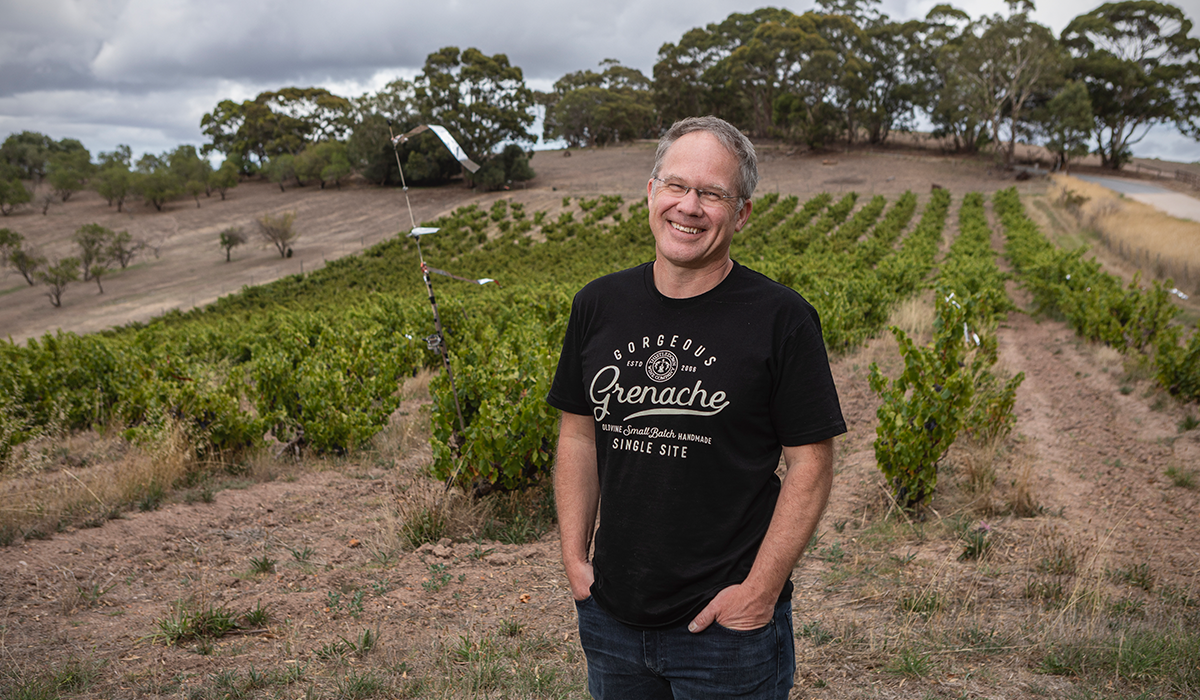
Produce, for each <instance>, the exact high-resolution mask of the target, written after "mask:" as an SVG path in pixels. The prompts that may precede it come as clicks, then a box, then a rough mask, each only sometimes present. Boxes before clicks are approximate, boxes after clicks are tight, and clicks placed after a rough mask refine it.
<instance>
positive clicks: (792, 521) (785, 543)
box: [560, 438, 833, 632]
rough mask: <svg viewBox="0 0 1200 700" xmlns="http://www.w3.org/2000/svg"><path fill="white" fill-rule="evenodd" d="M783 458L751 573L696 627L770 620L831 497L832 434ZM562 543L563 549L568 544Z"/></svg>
mask: <svg viewBox="0 0 1200 700" xmlns="http://www.w3.org/2000/svg"><path fill="white" fill-rule="evenodd" d="M560 445H561V442H560ZM560 450H561V447H560ZM783 458H784V462H785V463H786V464H787V474H786V475H785V476H784V479H783V488H782V490H781V491H780V492H779V500H778V501H777V502H776V503H775V513H774V515H772V516H771V525H770V526H769V527H768V528H767V535H766V537H764V538H763V541H762V545H761V546H760V547H759V548H758V555H757V556H756V557H755V559H754V566H752V567H751V568H750V575H748V576H747V577H746V580H745V581H743V582H742V583H740V584H737V585H733V586H729V587H728V588H725V589H724V590H722V591H721V592H720V593H718V594H717V597H716V598H713V600H712V602H710V603H709V604H708V605H707V606H705V608H704V609H703V610H701V611H700V613H699V614H698V615H696V617H695V619H693V620H692V622H691V624H689V625H688V629H689V630H691V631H692V632H699V631H701V630H703V629H704V628H706V627H708V626H709V625H710V624H712V623H713V622H718V623H720V624H721V625H722V626H723V627H728V628H730V629H736V630H752V629H757V628H759V627H762V626H763V625H765V624H767V623H768V622H770V620H771V615H772V614H773V612H774V609H775V602H776V601H777V600H778V599H779V592H780V591H782V590H783V586H784V583H786V582H787V579H788V577H789V576H791V575H792V568H793V567H795V565H796V561H797V560H799V559H800V555H801V554H802V553H803V552H804V548H805V547H806V546H807V545H808V541H809V540H810V539H811V538H812V535H813V532H814V531H815V530H816V529H817V522H818V521H819V520H820V519H821V513H822V512H823V511H824V510H825V504H826V503H827V502H828V501H829V490H830V488H831V487H832V486H833V439H832V438H830V439H828V440H825V441H823V442H818V443H814V444H812V445H799V446H796V447H784V448H783ZM560 507H561V506H560ZM563 547H564V552H565V551H566V549H565V548H566V545H565V544H564V545H563Z"/></svg>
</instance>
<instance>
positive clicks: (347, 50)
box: [0, 0, 1200, 161]
mask: <svg viewBox="0 0 1200 700" xmlns="http://www.w3.org/2000/svg"><path fill="white" fill-rule="evenodd" d="M940 1H943V2H944V1H945V0H940ZM938 2H939V0H883V2H882V4H881V9H882V10H883V11H884V12H885V13H887V14H888V15H890V16H891V17H893V18H897V19H910V18H916V17H923V16H925V14H926V13H927V12H928V11H929V9H930V8H931V7H933V6H934V5H935V4H938ZM952 4H954V5H956V6H959V7H963V8H965V9H967V10H968V11H969V12H970V13H971V14H972V16H979V15H981V14H990V13H994V12H1002V11H1004V9H1005V4H1004V2H1003V0H970V2H963V1H962V0H959V1H958V2H953V3H952ZM1038 4H1039V5H1040V6H1039V7H1038V9H1037V10H1035V12H1034V17H1035V19H1037V20H1038V21H1040V22H1042V23H1043V24H1046V25H1048V26H1049V27H1051V28H1052V29H1053V30H1054V31H1055V32H1056V33H1057V32H1060V31H1061V30H1062V29H1063V27H1065V26H1066V25H1067V23H1068V22H1070V20H1071V19H1072V18H1073V17H1075V16H1076V15H1078V14H1081V13H1083V12H1086V11H1088V10H1090V9H1092V8H1093V7H1095V6H1096V5H1097V4H1099V3H1098V1H1097V0H1056V1H1055V2H1050V1H1049V0H1040V2H1039V3H1038ZM1176 4H1178V5H1179V6H1180V7H1182V8H1183V9H1184V11H1185V13H1186V14H1187V15H1188V17H1189V18H1190V19H1192V20H1193V21H1196V20H1197V19H1198V18H1200V0H1176ZM766 5H773V6H776V7H786V8H788V9H790V10H792V11H793V12H797V13H800V12H803V11H805V10H807V9H810V8H811V7H812V6H813V2H812V0H786V1H783V2H774V3H771V2H765V1H764V2H743V1H742V0H725V1H724V2H718V1H717V0H689V1H687V2H683V3H671V2H667V3H664V2H646V0H589V1H587V2H580V1H574V2H562V1H561V0H509V1H508V2H503V1H497V0H490V1H489V0H433V1H430V0H424V1H421V2H418V1H417V0H342V1H341V2H337V3H332V2H318V1H316V0H288V1H286V2H284V1H282V0H0V138H2V137H4V136H6V135H7V134H9V133H12V132H16V131H22V130H25V129H29V130H33V131H40V132H43V133H46V134H49V135H50V136H52V137H53V138H56V139H59V138H64V137H72V138H77V139H79V140H81V141H83V143H84V145H85V146H87V147H88V148H89V149H90V150H91V151H92V153H93V154H95V153H96V152H98V151H107V150H112V149H113V148H114V147H115V146H116V145H117V144H121V143H124V144H129V145H131V146H132V147H133V151H134V153H135V155H136V154H140V153H144V152H153V153H160V152H162V151H166V150H168V149H171V148H174V147H175V146H177V145H179V144H181V143H191V144H194V145H197V146H199V145H201V144H202V143H204V139H203V137H202V136H201V134H200V127H199V124H200V118H201V116H203V114H204V113H205V112H209V111H211V110H212V108H213V107H214V106H215V105H216V104H217V102H219V101H220V100H222V99H227V98H231V99H235V100H239V101H240V100H245V99H250V98H253V97H254V96H255V95H257V94H258V93H259V92H261V91H263V90H274V89H278V88H280V87H284V86H289V85H296V86H305V87H306V86H321V87H325V88H328V89H330V90H331V91H333V92H335V93H337V94H340V95H344V96H348V97H351V96H357V95H361V94H363V93H365V92H368V91H373V90H375V89H378V88H379V87H381V86H382V85H384V84H385V83H386V82H388V81H389V80H391V79H393V78H395V77H397V76H403V77H409V78H411V77H413V76H414V75H415V74H416V73H417V72H418V71H419V70H420V68H421V66H422V65H423V64H424V61H425V56H426V55H427V54H429V53H431V52H433V51H435V50H437V49H438V48H441V47H443V46H458V47H460V48H467V47H470V46H474V47H478V48H479V49H480V50H482V51H484V52H485V53H487V54H493V53H505V54H507V55H508V57H509V60H510V61H511V62H512V63H513V64H514V65H517V66H520V67H521V68H522V69H523V70H524V72H525V77H526V81H527V83H528V84H529V85H530V86H531V87H534V88H537V89H542V90H546V89H548V88H549V87H550V85H551V84H552V83H553V82H554V81H555V80H557V79H558V78H560V77H562V76H563V75H564V74H566V73H568V72H571V71H576V70H583V69H587V68H594V67H596V65H597V64H598V63H599V62H600V61H601V60H602V59H605V58H615V59H617V60H619V61H621V62H622V63H623V64H625V65H628V66H633V67H635V68H638V69H640V70H641V71H642V72H644V73H645V74H646V75H650V74H651V69H652V67H653V65H654V63H655V60H656V57H657V54H658V49H659V47H660V46H662V44H664V43H666V42H676V41H678V40H679V38H680V37H681V36H682V35H683V33H684V32H685V31H687V30H688V29H690V28H692V27H697V26H703V25H705V24H708V23H709V22H716V21H720V20H722V19H724V18H725V17H727V16H728V15H729V14H730V13H732V12H748V11H750V10H753V9H755V8H757V7H763V6H766ZM1198 32H1200V30H1197V31H1193V36H1197V35H1200V34H1198ZM1134 152H1135V153H1136V154H1137V155H1141V156H1147V157H1153V156H1160V157H1170V158H1172V159H1175V160H1187V161H1195V160H1200V144H1198V143H1196V142H1195V141H1192V140H1191V139H1187V138H1184V137H1182V136H1180V135H1179V134H1177V133H1175V132H1174V130H1173V129H1161V130H1158V131H1156V132H1154V133H1152V134H1151V135H1150V136H1149V137H1147V138H1146V139H1145V140H1143V142H1142V143H1141V144H1140V145H1138V146H1135V147H1134Z"/></svg>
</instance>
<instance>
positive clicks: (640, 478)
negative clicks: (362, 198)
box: [547, 263, 846, 629]
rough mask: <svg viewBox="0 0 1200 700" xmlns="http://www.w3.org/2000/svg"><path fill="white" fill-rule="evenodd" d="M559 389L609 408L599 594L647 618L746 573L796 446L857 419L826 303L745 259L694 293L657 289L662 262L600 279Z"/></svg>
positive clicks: (601, 449) (560, 400)
mask: <svg viewBox="0 0 1200 700" xmlns="http://www.w3.org/2000/svg"><path fill="white" fill-rule="evenodd" d="M547 401H548V402H549V403H550V404H551V405H552V406H554V407H555V408H558V409H561V410H563V411H567V412H569V413H575V414H579V415H587V414H591V415H592V416H594V418H595V420H596V453H597V454H596V456H597V463H598V470H599V478H600V504H601V505H600V508H601V513H600V526H599V529H598V531H597V533H596V541H595V554H594V557H593V565H594V567H595V573H596V581H595V583H594V584H593V586H592V595H593V597H595V599H596V601H597V602H598V603H599V604H600V605H601V606H602V607H603V608H604V609H605V610H607V611H608V612H609V613H610V614H611V615H612V616H613V617H615V618H616V619H618V620H620V621H621V622H624V623H626V624H628V625H630V626H633V627H636V628H641V629H654V628H662V627H669V626H673V625H676V624H679V623H681V622H683V621H686V620H687V619H690V617H691V616H694V615H695V614H696V613H698V612H699V611H700V610H701V609H702V608H703V607H704V606H705V605H707V604H708V602H709V601H710V600H712V598H713V597H714V596H716V594H717V593H718V592H720V591H721V589H723V588H725V587H726V586H730V585H733V584H735V583H741V582H742V581H744V580H745V578H746V576H747V575H748V574H749V572H750V567H751V565H752V564H753V563H754V557H755V555H756V554H757V552H758V547H759V544H760V543H761V542H762V539H763V537H764V535H766V532H767V526H768V525H769V523H770V520H771V515H772V513H773V512H774V509H775V501H776V498H777V497H778V495H779V489H780V482H779V478H778V477H777V476H776V475H775V469H776V466H777V465H778V463H779V456H780V453H781V449H782V448H781V446H782V445H806V444H811V443H815V442H820V441H821V440H825V439H826V438H830V437H833V436H835V435H839V434H841V433H844V432H845V431H846V425H845V421H843V419H842V414H841V408H840V406H839V404H838V398H837V391H836V389H835V388H834V385H833V377H832V375H831V374H830V371H829V360H828V358H827V356H826V353H825V345H824V343H823V341H822V339H821V327H820V321H819V320H818V318H817V313H816V311H815V310H814V309H813V308H812V306H811V305H810V304H809V303H808V302H807V301H805V300H804V299H803V298H802V297H801V296H800V295H799V294H797V293H796V292H795V291H793V290H791V289H789V288H787V287H785V286H783V285H781V284H778V283H776V282H774V281H772V280H771V279H769V278H767V277H765V276H763V275H760V274H759V273H757V272H754V271H753V270H750V269H748V268H745V267H742V266H741V265H737V264H735V265H734V267H733V269H732V270H731V271H730V273H729V275H728V276H726V278H725V279H724V280H723V281H722V282H721V283H720V284H719V285H717V286H716V287H715V288H713V289H711V290H709V291H708V292H706V293H704V294H702V295H700V296H696V297H691V298H688V299H671V298H669V297H665V296H663V295H662V294H661V293H659V292H658V290H657V289H656V288H655V286H654V274H653V263H646V264H644V265H641V266H638V267H635V268H632V269H629V270H625V271H622V272H618V273H615V274H611V275H607V276H605V277H602V278H600V279H598V280H595V281H593V282H591V283H590V284H588V285H587V286H586V287H584V288H583V290H581V291H580V292H579V293H578V294H577V295H576V296H575V300H574V302H573V304H572V306H571V318H570V321H569V323H568V325H567V334H566V338H565V339H564V341H563V351H562V356H561V357H560V358H559V363H558V371H557V373H556V374H555V377H554V384H553V385H552V386H551V388H550V393H549V395H548V396H547ZM790 593H791V588H790V583H789V585H788V587H787V588H786V589H785V591H784V593H783V595H785V596H787V595H790Z"/></svg>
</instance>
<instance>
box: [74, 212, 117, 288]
mask: <svg viewBox="0 0 1200 700" xmlns="http://www.w3.org/2000/svg"><path fill="white" fill-rule="evenodd" d="M126 235H128V234H126ZM115 236H116V233H115V232H114V231H112V230H111V229H107V228H105V227H103V226H101V225H100V224H84V225H83V226H80V227H79V228H78V229H77V230H76V231H75V235H74V236H72V237H71V240H72V241H74V242H75V245H77V246H78V247H79V265H80V267H82V268H83V280H84V281H85V282H86V281H88V280H90V279H91V278H92V275H91V270H92V266H94V265H98V264H103V263H104V262H107V260H108V248H109V245H110V243H111V242H112V240H113V238H114V237H115Z"/></svg>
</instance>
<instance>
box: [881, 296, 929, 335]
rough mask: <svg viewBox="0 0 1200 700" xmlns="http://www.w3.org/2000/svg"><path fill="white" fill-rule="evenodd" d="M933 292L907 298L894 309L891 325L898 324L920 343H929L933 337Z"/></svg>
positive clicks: (889, 323) (890, 320)
mask: <svg viewBox="0 0 1200 700" xmlns="http://www.w3.org/2000/svg"><path fill="white" fill-rule="evenodd" d="M933 318H934V308H933V297H932V293H926V294H921V295H918V296H915V297H911V298H909V299H905V300H904V301H902V302H900V303H899V304H897V305H896V307H895V308H894V309H893V310H892V315H891V318H889V319H888V325H889V326H896V327H897V328H899V329H900V330H902V331H904V332H905V333H907V334H908V336H909V337H910V338H912V339H913V340H915V341H916V342H917V343H918V344H925V343H928V342H929V341H930V340H931V339H932V338H933Z"/></svg>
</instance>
